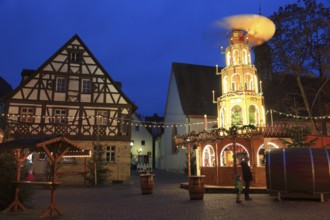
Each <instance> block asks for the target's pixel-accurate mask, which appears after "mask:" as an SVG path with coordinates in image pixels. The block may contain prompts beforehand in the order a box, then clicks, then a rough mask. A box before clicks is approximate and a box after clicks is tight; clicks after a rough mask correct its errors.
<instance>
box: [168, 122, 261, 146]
mask: <svg viewBox="0 0 330 220" xmlns="http://www.w3.org/2000/svg"><path fill="white" fill-rule="evenodd" d="M257 134H261V128H257V127H255V126H254V125H243V126H241V127H239V126H232V127H230V128H229V129H225V128H216V129H209V130H203V131H201V132H196V131H191V132H189V133H187V134H183V135H176V136H175V137H174V139H173V142H174V143H175V144H176V145H177V147H185V146H187V145H189V144H198V143H200V142H207V141H216V140H221V139H225V138H235V137H240V138H248V137H251V136H253V135H257Z"/></svg>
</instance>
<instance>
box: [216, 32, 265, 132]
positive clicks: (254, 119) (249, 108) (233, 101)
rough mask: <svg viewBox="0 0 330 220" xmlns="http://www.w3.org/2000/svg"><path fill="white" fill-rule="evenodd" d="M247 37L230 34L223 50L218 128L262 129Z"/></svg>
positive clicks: (259, 92)
mask: <svg viewBox="0 0 330 220" xmlns="http://www.w3.org/2000/svg"><path fill="white" fill-rule="evenodd" d="M248 41H249V39H248V35H247V34H245V33H244V31H243V30H232V31H231V34H230V45H229V46H228V47H227V48H226V50H225V58H226V67H225V68H223V69H222V70H221V72H218V71H217V74H220V75H221V80H222V81H221V82H222V93H221V94H222V96H220V97H218V98H217V109H218V127H223V128H229V127H231V126H233V125H237V126H240V125H255V126H257V127H262V126H265V123H266V120H265V104H264V97H263V95H262V83H261V81H260V82H259V81H258V78H257V74H256V71H257V70H256V68H255V67H254V65H253V64H252V62H251V50H250V46H249V42H248Z"/></svg>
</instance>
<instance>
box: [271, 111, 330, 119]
mask: <svg viewBox="0 0 330 220" xmlns="http://www.w3.org/2000/svg"><path fill="white" fill-rule="evenodd" d="M272 111H273V112H274V113H277V114H279V115H284V116H286V117H292V118H298V119H299V118H300V119H310V118H312V119H315V120H322V119H327V118H328V119H330V115H328V116H316V117H308V116H300V115H293V114H288V113H284V112H280V111H276V110H272Z"/></svg>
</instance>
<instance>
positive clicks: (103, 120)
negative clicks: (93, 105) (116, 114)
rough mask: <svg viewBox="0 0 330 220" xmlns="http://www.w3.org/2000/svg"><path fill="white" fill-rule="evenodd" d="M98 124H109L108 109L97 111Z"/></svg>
mask: <svg viewBox="0 0 330 220" xmlns="http://www.w3.org/2000/svg"><path fill="white" fill-rule="evenodd" d="M96 116H97V117H96V119H97V120H96V124H98V125H107V124H108V112H107V111H97V113H96Z"/></svg>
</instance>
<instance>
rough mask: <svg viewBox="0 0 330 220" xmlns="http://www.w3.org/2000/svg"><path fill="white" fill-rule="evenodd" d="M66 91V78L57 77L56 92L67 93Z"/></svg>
mask: <svg viewBox="0 0 330 220" xmlns="http://www.w3.org/2000/svg"><path fill="white" fill-rule="evenodd" d="M65 91H66V78H65V77H57V78H56V92H65Z"/></svg>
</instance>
